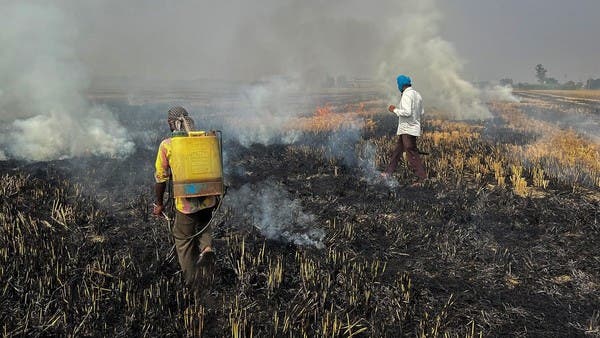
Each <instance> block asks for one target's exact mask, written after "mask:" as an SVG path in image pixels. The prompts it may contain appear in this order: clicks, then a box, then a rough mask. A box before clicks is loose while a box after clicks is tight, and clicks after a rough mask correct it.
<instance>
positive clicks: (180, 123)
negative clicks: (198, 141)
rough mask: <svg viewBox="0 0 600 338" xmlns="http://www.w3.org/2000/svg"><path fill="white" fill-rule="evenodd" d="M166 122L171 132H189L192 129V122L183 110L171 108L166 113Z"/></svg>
mask: <svg viewBox="0 0 600 338" xmlns="http://www.w3.org/2000/svg"><path fill="white" fill-rule="evenodd" d="M167 114H168V116H167V122H169V128H171V130H172V131H189V130H193V129H194V120H192V118H191V117H190V116H189V114H188V112H187V110H185V108H183V107H180V106H177V107H172V108H171V109H169V111H168V112H167Z"/></svg>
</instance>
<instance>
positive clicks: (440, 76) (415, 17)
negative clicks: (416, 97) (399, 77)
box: [377, 0, 514, 119]
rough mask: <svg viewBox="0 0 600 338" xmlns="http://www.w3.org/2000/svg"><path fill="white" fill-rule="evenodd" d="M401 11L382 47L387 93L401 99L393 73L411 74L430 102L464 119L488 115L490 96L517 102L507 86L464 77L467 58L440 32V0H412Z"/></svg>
mask: <svg viewBox="0 0 600 338" xmlns="http://www.w3.org/2000/svg"><path fill="white" fill-rule="evenodd" d="M403 9H404V10H403V11H402V12H401V15H400V16H399V17H396V18H390V20H389V23H388V27H389V30H390V32H391V34H392V35H391V39H390V40H389V42H388V43H387V45H386V47H385V48H384V50H383V56H382V58H383V61H382V62H381V63H380V65H379V70H378V73H377V78H378V79H379V80H380V82H381V83H383V84H385V86H386V88H387V93H388V97H390V99H393V100H396V101H397V100H398V96H399V95H398V89H397V87H396V83H395V81H394V80H395V79H394V75H395V74H399V73H406V74H408V75H410V76H411V77H412V79H413V85H414V86H415V88H416V89H417V90H418V91H420V92H421V94H423V97H424V100H425V102H426V104H427V106H436V107H437V108H439V109H442V110H444V111H447V112H448V113H449V114H450V115H451V116H452V117H455V118H459V119H481V118H489V117H491V114H490V112H489V110H488V108H487V107H486V106H485V104H484V102H483V100H484V97H485V96H488V97H490V96H493V97H494V98H496V99H497V98H502V99H508V100H514V98H513V97H512V95H511V94H510V93H509V92H507V91H506V89H505V88H495V89H490V90H486V91H485V92H484V91H482V90H480V89H478V88H476V87H475V86H474V85H473V84H472V83H470V82H468V81H466V80H464V79H463V78H462V77H461V72H462V68H463V61H462V60H461V58H460V57H459V54H458V52H457V51H456V50H455V48H454V46H453V45H452V44H451V43H450V42H448V41H446V40H444V39H443V38H442V37H441V36H440V33H439V22H440V20H441V19H442V15H441V13H440V12H439V10H438V8H437V6H436V2H435V0H424V1H418V2H411V4H410V6H404V7H403Z"/></svg>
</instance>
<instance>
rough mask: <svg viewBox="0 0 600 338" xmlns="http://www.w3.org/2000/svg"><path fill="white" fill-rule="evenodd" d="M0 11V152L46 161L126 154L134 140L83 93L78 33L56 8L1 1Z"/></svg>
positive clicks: (105, 110)
mask: <svg viewBox="0 0 600 338" xmlns="http://www.w3.org/2000/svg"><path fill="white" fill-rule="evenodd" d="M0 12H1V13H3V19H2V20H0V113H1V115H0V116H1V117H0V129H2V131H3V137H2V139H0V142H1V145H2V148H4V149H3V151H2V153H0V155H4V154H3V153H4V152H5V153H6V156H10V157H13V158H20V159H28V160H52V159H57V158H65V157H73V156H79V155H86V154H95V155H107V156H125V155H127V154H128V153H130V152H131V151H132V149H133V143H132V142H130V141H129V139H128V136H127V133H126V130H125V129H124V128H122V127H121V126H120V125H119V123H118V122H117V121H116V120H115V119H114V117H113V116H112V114H111V112H110V111H108V110H107V109H106V108H104V107H100V106H93V105H90V104H89V103H88V102H87V101H86V100H85V98H84V95H83V92H82V91H83V90H85V88H86V84H87V80H86V72H85V69H84V66H83V65H82V64H81V63H80V62H79V60H78V58H77V53H76V51H75V49H74V41H75V37H76V35H77V31H76V29H75V28H74V27H73V26H71V25H69V24H68V22H69V20H68V18H67V17H65V16H64V15H63V13H62V12H61V10H59V9H58V8H57V7H54V6H53V5H51V4H49V3H43V4H41V3H40V4H29V3H24V2H23V3H21V2H14V3H5V2H2V3H0ZM1 157H3V156H0V158H1Z"/></svg>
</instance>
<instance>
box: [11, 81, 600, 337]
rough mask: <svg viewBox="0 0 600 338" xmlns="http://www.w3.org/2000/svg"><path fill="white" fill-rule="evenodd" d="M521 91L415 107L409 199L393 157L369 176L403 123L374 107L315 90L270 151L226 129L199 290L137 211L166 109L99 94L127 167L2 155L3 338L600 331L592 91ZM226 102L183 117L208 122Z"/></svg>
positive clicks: (163, 223) (161, 227)
mask: <svg viewBox="0 0 600 338" xmlns="http://www.w3.org/2000/svg"><path fill="white" fill-rule="evenodd" d="M521 94H523V95H522V100H521V102H519V103H506V102H492V103H490V104H489V109H490V111H491V112H492V115H493V117H492V118H491V119H487V120H484V121H458V120H453V119H451V118H448V117H447V116H445V115H444V114H443V113H441V112H437V111H435V110H428V111H427V117H426V121H425V124H424V135H423V137H421V138H420V139H419V143H418V144H419V148H420V150H421V151H422V152H425V153H427V155H424V156H423V159H424V163H425V167H426V169H427V172H428V176H429V178H430V179H429V180H428V181H427V182H426V184H425V185H424V186H418V187H413V186H412V185H411V183H412V180H413V177H412V175H411V174H410V170H409V169H408V168H407V167H406V165H405V164H402V165H400V166H399V168H398V170H397V171H396V173H395V176H394V177H393V179H391V180H383V179H381V178H380V177H379V176H378V171H381V170H383V168H385V166H386V165H387V161H388V158H389V155H390V153H391V150H392V148H393V145H394V142H395V139H394V135H393V134H394V133H395V130H396V124H397V119H396V118H395V117H394V116H393V115H391V114H390V113H387V112H386V111H385V107H387V102H384V101H383V100H381V99H379V98H378V97H377V96H376V95H366V94H365V95H358V94H356V93H354V94H351V95H350V94H348V95H341V94H340V95H336V94H335V93H331V94H327V95H322V96H321V97H320V98H319V100H318V101H319V103H318V104H317V105H315V106H313V107H312V108H309V109H308V110H307V113H306V114H303V115H301V116H296V117H294V118H290V119H289V120H288V121H287V122H286V124H285V126H284V127H283V128H281V133H283V134H285V135H284V136H282V137H278V138H275V139H269V140H268V141H266V142H260V143H258V142H242V141H240V140H239V139H238V138H236V137H235V135H236V132H234V131H233V130H229V131H228V130H227V128H223V129H224V130H225V133H224V149H225V163H226V181H227V184H228V186H229V189H228V194H227V196H226V197H225V198H224V202H223V206H222V208H221V209H220V210H219V212H218V214H217V215H216V217H215V221H214V227H213V233H214V238H215V240H214V246H215V249H216V251H217V264H216V268H215V273H214V277H213V278H212V280H208V279H206V280H204V282H203V285H202V286H201V287H200V288H199V289H198V290H192V289H190V288H188V287H186V286H185V285H184V284H183V280H182V277H181V274H180V272H179V269H178V264H177V261H176V258H175V256H174V252H173V250H172V244H173V241H172V238H171V236H170V230H169V226H170V223H169V222H168V221H167V220H164V219H158V218H154V217H151V216H150V210H151V209H150V208H151V204H152V201H153V197H152V188H153V184H154V182H153V178H152V173H153V163H154V157H155V155H156V153H155V151H156V148H157V146H158V144H159V142H160V140H161V139H162V138H163V137H165V136H166V133H165V131H166V129H167V126H166V123H165V115H166V114H165V111H166V109H167V107H168V106H165V105H163V104H149V103H144V104H139V105H135V104H131V103H125V102H122V101H120V100H117V99H104V104H106V105H107V106H109V107H110V108H111V110H113V111H114V112H115V114H117V116H118V117H119V119H120V120H121V121H122V123H123V124H124V125H125V126H126V127H127V128H128V130H129V131H130V133H131V135H132V137H133V138H134V141H135V143H136V146H137V147H136V151H135V153H134V154H133V155H131V156H129V157H127V158H125V159H107V158H98V157H92V156H90V157H82V158H76V159H65V160H58V161H51V162H37V163H28V162H22V161H15V160H9V161H2V162H0V323H1V327H0V330H2V334H3V335H4V336H19V335H22V336H33V337H35V336H78V337H79V336H113V337H132V336H149V337H157V336H200V335H203V336H207V337H212V336H218V337H221V336H225V337H227V336H232V337H250V336H254V337H271V336H277V337H317V336H323V337H325V336H327V337H400V336H419V337H438V336H439V337H446V336H447V337H465V336H466V337H478V336H498V337H506V336H545V337H574V336H597V335H599V334H600V245H598V243H600V235H599V233H600V225H599V223H598V217H599V210H600V148H599V146H598V139H597V137H598V136H597V135H595V134H594V131H597V130H598V129H597V127H598V121H599V118H600V116H599V113H598V103H597V101H595V100H596V99H597V98H596V99H590V98H589V97H588V96H589V95H587V96H585V97H584V98H583V99H578V98H577V99H573V100H566V99H562V98H563V96H561V97H559V98H556V96H552V95H558V94H557V93H550V94H552V95H550V94H548V95H546V94H540V93H538V92H527V93H521ZM561 95H562V94H561ZM219 109H220V108H219V107H213V106H209V105H205V106H203V105H201V104H198V105H197V106H196V107H192V109H190V110H191V112H192V116H193V117H194V118H195V119H196V124H197V125H198V126H203V125H205V126H209V127H210V128H221V127H223V125H219V122H215V121H218V119H219V116H222V115H224V114H226V113H227V112H226V111H220V110H219ZM290 135H292V136H293V137H290Z"/></svg>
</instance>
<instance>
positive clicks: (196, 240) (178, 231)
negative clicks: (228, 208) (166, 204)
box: [173, 208, 214, 285]
mask: <svg viewBox="0 0 600 338" xmlns="http://www.w3.org/2000/svg"><path fill="white" fill-rule="evenodd" d="M213 209H214V208H208V209H203V210H200V211H198V212H196V213H193V214H184V213H182V212H180V211H179V210H176V214H175V224H174V225H173V237H175V249H176V250H177V258H179V265H180V266H181V270H182V271H183V275H184V277H185V281H186V282H187V283H188V284H189V285H193V284H194V282H195V281H196V280H197V278H198V273H199V268H198V266H197V263H198V258H200V253H202V250H204V248H206V247H207V246H211V245H212V234H211V229H210V228H211V227H208V228H206V229H205V230H204V231H203V232H202V233H200V234H198V235H197V236H194V235H196V233H197V232H198V231H201V230H202V229H203V228H204V227H205V226H206V225H207V224H208V222H210V219H211V217H212V211H213Z"/></svg>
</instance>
